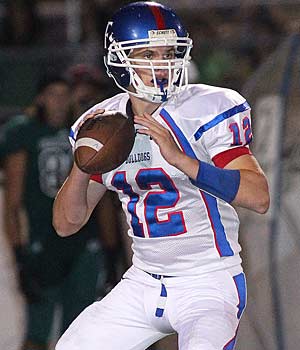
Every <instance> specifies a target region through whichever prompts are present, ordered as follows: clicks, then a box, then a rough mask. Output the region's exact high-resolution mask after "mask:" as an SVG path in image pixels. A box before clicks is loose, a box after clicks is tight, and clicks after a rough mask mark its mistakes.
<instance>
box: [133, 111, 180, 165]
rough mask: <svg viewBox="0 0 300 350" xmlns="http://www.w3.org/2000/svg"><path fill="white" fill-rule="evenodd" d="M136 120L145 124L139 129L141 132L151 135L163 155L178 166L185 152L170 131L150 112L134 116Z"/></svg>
mask: <svg viewBox="0 0 300 350" xmlns="http://www.w3.org/2000/svg"><path fill="white" fill-rule="evenodd" d="M134 122H135V123H137V124H139V125H142V126H144V127H145V128H140V129H138V130H137V132H138V133H140V134H145V135H149V136H150V137H151V138H152V139H153V140H154V142H156V144H157V145H158V147H159V149H160V152H161V155H162V156H163V157H164V158H165V160H166V161H167V162H168V163H170V164H171V165H174V166H177V164H179V163H180V159H181V158H182V157H184V156H185V155H184V153H183V152H182V151H181V150H180V148H179V147H178V145H177V143H176V142H175V140H174V138H173V136H172V135H171V133H170V131H169V130H168V129H166V128H165V127H164V126H163V125H161V124H160V123H158V122H157V121H156V120H155V119H154V118H153V117H152V116H151V115H150V114H148V113H144V114H143V115H142V116H134Z"/></svg>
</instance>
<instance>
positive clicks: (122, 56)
mask: <svg viewBox="0 0 300 350" xmlns="http://www.w3.org/2000/svg"><path fill="white" fill-rule="evenodd" d="M104 47H105V50H106V53H105V57H104V63H105V65H106V68H107V73H108V75H109V76H110V77H111V78H113V79H114V81H115V83H116V84H117V86H118V87H119V88H120V89H122V90H124V91H126V92H128V93H130V94H133V95H135V96H137V97H139V98H142V99H144V100H147V101H151V102H154V103H161V102H164V101H166V100H167V99H168V98H169V97H170V96H174V95H176V94H177V93H178V92H179V90H180V89H181V87H182V86H183V85H186V84H187V83H188V65H189V61H190V51H191V48H192V40H191V39H190V38H189V36H188V33H187V32H186V30H185V29H184V27H183V25H182V24H181V22H180V20H179V18H178V17H177V16H176V14H175V13H174V12H173V11H172V10H171V9H169V8H167V7H165V6H163V5H161V4H158V3H156V2H135V3H131V4H129V5H127V6H124V7H123V8H121V9H120V10H119V11H118V12H116V14H115V15H114V17H113V19H112V21H110V22H108V24H107V27H106V32H105V42H104ZM151 47H152V48H153V47H172V48H174V50H175V57H174V58H172V59H164V60H152V59H151V60H150V59H144V58H143V59H141V58H140V59H137V58H133V57H131V53H132V51H133V50H134V49H141V48H151ZM136 68H142V69H143V70H144V69H149V70H151V74H152V82H153V86H147V85H145V84H144V82H143V81H142V79H141V78H140V76H139V75H138V74H137V72H136V70H135V69H136ZM157 70H160V71H161V70H163V71H166V72H167V74H166V76H167V77H168V78H164V79H158V78H157V73H156V72H157ZM130 86H131V88H130Z"/></svg>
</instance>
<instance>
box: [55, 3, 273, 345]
mask: <svg viewBox="0 0 300 350" xmlns="http://www.w3.org/2000/svg"><path fill="white" fill-rule="evenodd" d="M191 48H192V40H191V39H190V37H189V36H188V33H187V32H186V30H185V28H184V26H183V24H182V23H181V21H180V20H179V18H178V17H177V15H176V14H175V13H174V12H173V11H172V10H171V9H169V8H167V7H165V6H163V5H161V4H158V3H155V2H136V3H131V4H129V5H127V6H125V7H123V8H122V9H120V10H119V11H117V12H116V14H115V15H114V17H113V19H112V21H111V22H109V23H108V25H107V29H106V33H105V49H106V54H105V64H106V66H107V72H108V74H109V76H110V77H112V78H113V79H114V81H115V83H116V84H117V86H118V87H119V88H120V89H122V90H123V91H124V92H122V93H120V94H118V95H116V96H114V97H112V98H110V99H108V100H105V101H103V102H100V103H99V104H97V105H95V106H94V107H92V108H91V109H90V110H89V111H87V112H86V113H85V114H83V116H82V117H81V118H79V120H78V121H77V122H76V123H75V124H74V126H73V127H72V131H71V142H72V143H74V141H75V139H76V134H77V131H78V126H79V125H80V124H81V123H82V120H83V119H84V118H85V117H86V115H89V114H92V113H94V112H96V111H98V112H102V111H103V110H113V111H119V112H121V113H123V114H126V115H127V116H128V117H129V118H134V120H135V123H136V130H137V135H136V138H135V143H134V146H133V149H132V151H131V155H130V157H129V160H134V159H136V160H137V161H127V162H124V163H123V164H122V165H121V166H120V167H118V168H117V169H115V170H113V171H110V172H108V173H105V174H94V175H92V176H90V175H88V174H85V173H83V172H82V171H80V170H79V169H78V168H77V166H76V164H74V166H73V169H72V172H71V174H70V176H69V177H68V179H67V181H66V182H65V184H64V185H63V186H62V188H61V190H60V192H59V194H58V196H57V198H56V201H55V205H54V217H53V222H54V226H55V227H56V230H57V232H58V234H59V235H61V236H69V235H72V234H74V233H75V232H77V231H78V230H79V229H80V228H81V227H82V225H83V224H84V223H85V222H86V221H87V219H88V217H89V216H90V214H91V212H92V211H93V208H94V207H95V205H96V204H97V203H98V201H99V200H100V198H101V197H102V195H103V193H104V192H105V191H106V189H109V190H113V191H116V192H117V193H118V196H119V199H120V201H121V202H122V206H123V209H124V211H125V213H126V215H127V221H128V224H129V227H130V228H129V231H128V234H129V235H130V236H131V237H132V242H133V243H132V249H133V265H132V267H131V268H129V270H128V271H127V272H126V273H125V274H124V276H123V278H122V280H121V281H120V282H119V283H118V285H117V286H116V287H115V288H114V289H113V290H112V291H111V292H110V293H109V294H108V295H107V296H106V297H105V298H104V299H103V300H101V301H97V302H95V303H94V304H92V305H91V306H89V307H88V308H87V309H86V310H85V311H84V312H82V313H81V315H80V316H79V317H78V318H77V319H76V320H75V321H74V322H73V323H72V324H71V326H70V327H69V329H68V330H67V331H66V332H65V334H64V335H63V336H62V337H61V339H60V340H59V341H58V344H57V345H56V350H79V349H80V350H99V349H105V350H119V349H122V350H143V349H146V348H147V347H149V346H150V345H151V344H153V343H155V342H156V341H157V340H159V339H161V338H163V337H165V336H166V335H168V334H171V333H177V334H178V343H179V345H178V346H179V349H180V350H222V349H223V350H232V349H233V348H234V344H235V341H236V334H237V329H238V325H239V321H240V319H241V316H242V313H243V311H244V308H245V305H246V282H245V276H244V272H243V269H242V265H241V258H240V255H239V253H240V250H241V247H240V245H239V242H238V233H239V219H238V216H237V213H236V210H235V207H236V206H240V207H244V208H247V209H249V210H252V211H255V212H257V213H260V214H263V213H265V212H266V211H267V209H268V206H269V191H268V184H267V180H266V177H265V175H264V173H263V171H262V169H261V168H260V166H259V164H258V162H257V161H256V159H255V157H254V156H253V155H252V153H251V151H250V149H249V144H250V142H251V140H252V131H251V117H250V106H249V104H248V103H247V101H246V100H245V98H244V97H242V96H241V95H240V94H239V93H237V92H236V91H233V90H230V89H225V88H219V87H213V86H207V85H203V84H195V85H189V84H188V77H187V72H188V66H189V62H190V51H191ZM138 155H143V156H138ZM144 155H146V156H144Z"/></svg>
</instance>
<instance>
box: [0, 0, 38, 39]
mask: <svg viewBox="0 0 300 350" xmlns="http://www.w3.org/2000/svg"><path fill="white" fill-rule="evenodd" d="M5 12H6V13H5V17H4V20H3V23H2V30H1V33H0V45H3V46H29V45H34V44H36V43H37V41H38V39H39V37H40V34H41V21H40V19H39V18H38V16H37V13H36V1H35V0H14V1H8V2H7V5H6V11H5Z"/></svg>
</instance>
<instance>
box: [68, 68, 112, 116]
mask: <svg viewBox="0 0 300 350" xmlns="http://www.w3.org/2000/svg"><path fill="white" fill-rule="evenodd" d="M66 79H67V80H68V82H69V83H70V85H71V87H72V108H73V114H74V119H76V118H77V117H79V116H80V115H81V114H82V113H83V112H85V111H86V110H87V109H88V108H89V107H92V106H93V105H94V104H96V103H98V102H99V101H102V99H104V98H106V97H108V96H107V94H108V85H107V84H106V77H104V74H103V73H102V72H101V71H100V69H99V68H98V67H97V66H94V65H90V64H83V63H81V64H75V65H73V66H71V67H69V69H68V70H67V72H66Z"/></svg>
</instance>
